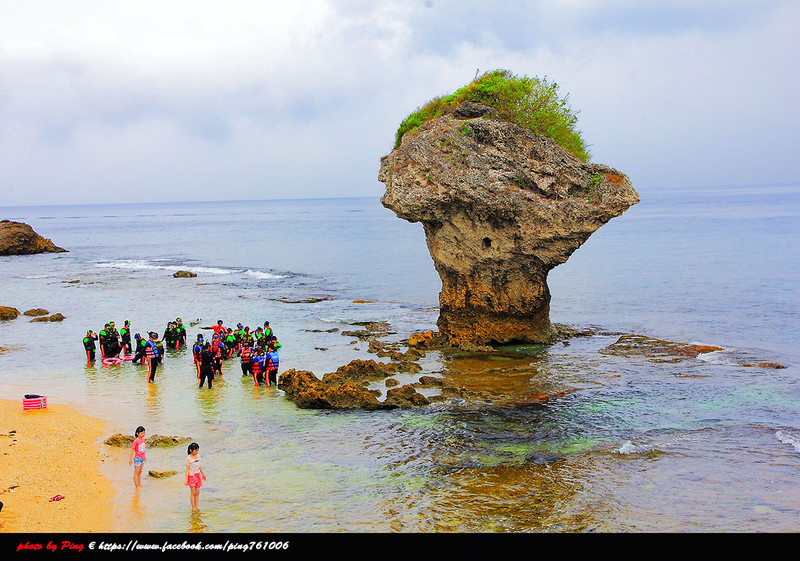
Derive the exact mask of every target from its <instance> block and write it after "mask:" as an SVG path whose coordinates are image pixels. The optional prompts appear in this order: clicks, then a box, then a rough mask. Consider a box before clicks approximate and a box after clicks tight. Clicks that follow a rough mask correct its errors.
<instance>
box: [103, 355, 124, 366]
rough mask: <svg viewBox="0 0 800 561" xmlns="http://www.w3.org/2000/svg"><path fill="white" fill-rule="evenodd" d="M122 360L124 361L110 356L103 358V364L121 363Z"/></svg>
mask: <svg viewBox="0 0 800 561" xmlns="http://www.w3.org/2000/svg"><path fill="white" fill-rule="evenodd" d="M120 362H122V361H121V360H120V359H118V358H117V357H115V356H110V357H108V358H104V359H103V364H105V365H106V366H108V365H109V364H119V363H120Z"/></svg>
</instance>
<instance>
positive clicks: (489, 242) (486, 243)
mask: <svg viewBox="0 0 800 561" xmlns="http://www.w3.org/2000/svg"><path fill="white" fill-rule="evenodd" d="M483 247H485V248H487V249H488V248H490V247H492V240H490V239H489V238H483Z"/></svg>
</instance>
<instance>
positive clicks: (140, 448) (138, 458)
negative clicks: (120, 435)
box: [128, 427, 145, 489]
mask: <svg viewBox="0 0 800 561" xmlns="http://www.w3.org/2000/svg"><path fill="white" fill-rule="evenodd" d="M144 445H145V440H144V427H136V438H134V439H133V444H132V445H131V457H130V460H128V464H130V465H132V466H133V484H134V485H136V488H137V489H141V488H142V468H143V467H144V462H145V452H144Z"/></svg>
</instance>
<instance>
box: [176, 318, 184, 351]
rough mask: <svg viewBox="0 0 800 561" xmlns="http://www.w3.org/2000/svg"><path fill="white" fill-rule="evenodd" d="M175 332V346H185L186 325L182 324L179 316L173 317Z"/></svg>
mask: <svg viewBox="0 0 800 561" xmlns="http://www.w3.org/2000/svg"><path fill="white" fill-rule="evenodd" d="M175 333H176V334H177V338H176V339H177V344H176V345H175V348H176V349H178V348H180V347H185V346H186V326H184V325H183V320H182V319H181V318H176V319H175Z"/></svg>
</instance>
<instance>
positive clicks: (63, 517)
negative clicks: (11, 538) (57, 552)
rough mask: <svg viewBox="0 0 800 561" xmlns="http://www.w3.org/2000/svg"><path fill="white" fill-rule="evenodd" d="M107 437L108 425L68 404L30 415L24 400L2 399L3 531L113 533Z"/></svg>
mask: <svg viewBox="0 0 800 561" xmlns="http://www.w3.org/2000/svg"><path fill="white" fill-rule="evenodd" d="M106 433H107V426H106V423H105V421H102V420H100V419H95V418H92V417H88V416H86V415H83V414H81V413H79V412H77V411H75V410H74V409H71V408H70V407H67V406H66V405H60V404H50V403H48V406H47V408H46V409H34V410H29V411H24V410H23V407H22V400H21V399H20V401H9V400H0V452H1V453H0V502H2V503H3V507H2V510H0V533H34V532H69V533H81V532H109V531H110V529H111V521H112V514H111V512H112V506H111V500H112V499H113V498H114V495H115V490H114V488H113V487H112V485H111V483H110V482H109V481H108V479H107V478H106V477H105V476H103V475H102V474H101V473H100V465H101V462H102V461H103V456H102V451H101V446H102V438H103V437H104V436H107V434H106ZM56 496H61V497H63V498H61V499H59V500H51V499H52V498H53V497H56Z"/></svg>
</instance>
